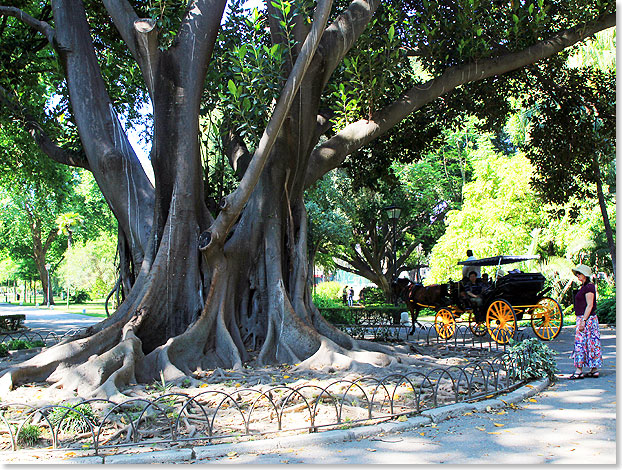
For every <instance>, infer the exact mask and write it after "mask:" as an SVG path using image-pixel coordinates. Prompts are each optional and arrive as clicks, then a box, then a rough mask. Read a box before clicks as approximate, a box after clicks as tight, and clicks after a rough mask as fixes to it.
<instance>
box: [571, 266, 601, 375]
mask: <svg viewBox="0 0 622 470" xmlns="http://www.w3.org/2000/svg"><path fill="white" fill-rule="evenodd" d="M572 272H573V274H574V275H575V276H577V280H578V281H579V283H580V284H581V288H580V289H579V291H578V292H577V294H576V295H575V298H574V312H575V315H576V316H577V328H576V330H575V337H574V351H573V353H572V357H573V358H574V367H575V371H574V373H573V374H572V375H571V376H570V377H568V378H569V379H570V380H576V379H583V378H585V377H590V378H594V379H597V378H598V377H599V375H600V374H599V372H598V368H599V367H602V364H603V356H602V351H601V346H600V331H599V330H598V317H597V316H596V286H595V285H594V283H593V282H592V280H591V277H592V270H591V269H590V267H589V266H586V265H584V264H579V265H578V266H577V267H575V268H574V269H573V270H572ZM584 368H589V369H590V371H589V372H583V369H584Z"/></svg>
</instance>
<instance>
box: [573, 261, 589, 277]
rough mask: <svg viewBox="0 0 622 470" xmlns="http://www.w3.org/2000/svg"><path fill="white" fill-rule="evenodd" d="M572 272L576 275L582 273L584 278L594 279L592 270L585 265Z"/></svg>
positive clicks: (580, 265) (578, 266)
mask: <svg viewBox="0 0 622 470" xmlns="http://www.w3.org/2000/svg"><path fill="white" fill-rule="evenodd" d="M572 272H573V274H575V275H576V274H579V273H581V274H583V275H584V276H587V277H592V268H590V267H589V266H586V265H585V264H579V265H577V266H576V267H575V268H572Z"/></svg>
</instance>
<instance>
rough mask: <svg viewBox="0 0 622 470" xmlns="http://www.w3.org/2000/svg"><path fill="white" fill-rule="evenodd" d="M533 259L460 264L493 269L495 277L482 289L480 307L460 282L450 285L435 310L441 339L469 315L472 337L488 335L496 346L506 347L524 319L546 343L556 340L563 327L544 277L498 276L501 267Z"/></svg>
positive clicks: (498, 258)
mask: <svg viewBox="0 0 622 470" xmlns="http://www.w3.org/2000/svg"><path fill="white" fill-rule="evenodd" d="M536 258H537V257H535V256H493V257H490V258H482V259H477V260H468V261H461V262H459V263H458V265H463V266H464V265H467V266H496V267H497V275H495V276H494V278H493V279H492V280H491V282H490V284H489V285H487V286H484V289H483V291H482V294H481V297H482V299H483V306H482V307H479V308H478V307H476V306H474V305H472V304H471V302H470V301H469V300H468V297H467V296H466V295H465V292H464V285H463V284H462V281H459V282H453V283H452V282H450V283H449V289H448V292H449V301H448V306H446V307H440V308H436V309H435V310H436V315H435V318H434V326H435V328H436V331H437V333H438V335H439V336H440V337H442V338H445V339H448V338H451V337H452V336H453V335H454V333H455V331H456V323H457V322H458V321H462V318H463V316H465V315H468V322H469V327H470V329H471V331H472V332H473V334H474V335H477V336H484V335H485V334H486V333H488V334H489V335H490V336H491V338H493V339H494V340H495V341H496V342H497V343H500V344H506V343H508V342H509V341H510V338H513V337H514V335H515V334H516V331H517V329H518V321H520V320H522V319H523V318H525V317H529V318H530V320H531V327H532V328H533V331H534V333H535V334H536V336H538V338H540V339H543V340H546V341H549V340H552V339H553V338H555V337H556V336H557V335H558V334H559V333H560V331H561V329H562V326H563V315H562V309H561V307H560V306H559V303H558V302H557V301H556V300H555V299H552V298H551V297H547V296H546V295H545V294H546V293H547V290H546V289H544V283H545V278H544V276H543V275H542V274H541V273H523V272H519V271H511V272H509V273H507V274H505V275H504V276H499V272H500V267H501V266H502V265H506V264H511V263H517V262H521V261H526V260H530V259H536Z"/></svg>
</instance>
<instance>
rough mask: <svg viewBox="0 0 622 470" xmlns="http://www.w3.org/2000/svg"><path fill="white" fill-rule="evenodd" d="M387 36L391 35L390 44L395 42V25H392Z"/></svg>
mask: <svg viewBox="0 0 622 470" xmlns="http://www.w3.org/2000/svg"><path fill="white" fill-rule="evenodd" d="M387 34H388V35H389V42H393V36H395V28H394V27H393V25H391V27H390V28H389V32H388V33H387Z"/></svg>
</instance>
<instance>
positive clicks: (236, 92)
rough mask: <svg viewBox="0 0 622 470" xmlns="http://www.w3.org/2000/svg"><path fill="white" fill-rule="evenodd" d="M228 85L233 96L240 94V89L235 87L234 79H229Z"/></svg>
mask: <svg viewBox="0 0 622 470" xmlns="http://www.w3.org/2000/svg"><path fill="white" fill-rule="evenodd" d="M227 87H228V88H229V91H230V92H231V94H232V95H233V96H235V97H237V96H238V89H237V88H236V87H235V83H233V80H231V79H229V81H228V82H227Z"/></svg>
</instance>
